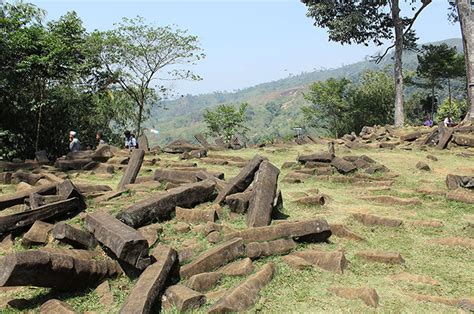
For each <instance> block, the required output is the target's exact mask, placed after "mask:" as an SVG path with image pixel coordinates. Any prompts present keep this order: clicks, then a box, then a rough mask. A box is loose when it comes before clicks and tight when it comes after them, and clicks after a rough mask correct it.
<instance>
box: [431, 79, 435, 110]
mask: <svg viewBox="0 0 474 314" xmlns="http://www.w3.org/2000/svg"><path fill="white" fill-rule="evenodd" d="M434 108H435V87H434V84H433V85H432V86H431V118H433V116H434Z"/></svg>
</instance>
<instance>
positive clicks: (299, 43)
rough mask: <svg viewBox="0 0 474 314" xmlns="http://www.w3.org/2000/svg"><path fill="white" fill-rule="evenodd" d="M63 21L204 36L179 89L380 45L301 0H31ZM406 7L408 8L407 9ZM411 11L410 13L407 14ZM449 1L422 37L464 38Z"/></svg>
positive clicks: (420, 23)
mask: <svg viewBox="0 0 474 314" xmlns="http://www.w3.org/2000/svg"><path fill="white" fill-rule="evenodd" d="M28 2H32V3H34V4H35V5H37V6H39V7H40V8H43V9H45V10H46V11H47V12H48V15H47V19H57V18H58V17H60V16H61V15H63V14H64V13H65V12H67V11H72V10H73V11H76V12H77V13H78V14H79V16H80V17H81V19H82V21H83V23H84V26H85V27H86V29H87V30H89V31H92V30H94V29H99V30H108V29H112V28H113V27H114V26H113V24H114V23H116V22H118V21H120V20H121V18H122V17H134V16H137V15H139V16H142V17H144V18H145V19H146V21H147V22H150V23H152V24H156V25H159V26H164V25H169V24H175V25H178V26H179V27H180V28H184V29H188V31H189V33H190V34H193V35H197V36H198V37H199V41H200V45H201V47H202V48H203V49H204V53H205V54H206V58H205V59H204V60H202V61H200V62H199V64H198V65H196V66H193V67H192V68H191V70H193V71H194V72H195V73H196V74H198V75H200V76H201V77H202V78H203V80H202V81H198V82H195V81H178V82H173V85H172V87H173V88H174V89H175V90H176V92H178V93H179V94H184V95H186V94H201V93H208V92H214V91H233V90H236V89H242V88H245V87H250V86H253V85H256V84H259V83H265V82H269V81H273V80H277V79H281V78H285V77H288V76H289V75H295V74H298V73H301V72H302V71H306V72H310V71H313V70H319V69H325V68H337V67H340V66H342V65H347V64H351V63H355V62H358V61H361V60H363V59H364V58H365V57H366V56H368V55H373V54H375V53H376V52H377V51H379V50H382V48H381V47H375V46H368V47H365V46H362V45H351V46H348V45H345V46H342V45H340V44H338V43H334V42H329V41H328V36H327V33H326V31H325V30H324V29H320V28H317V27H315V26H313V22H312V20H311V19H310V18H308V17H306V12H307V10H306V7H305V6H304V5H303V4H302V3H301V2H300V1H298V0H240V1H238V0H220V1H218V0H207V1H200V0H173V1H171V0H168V1H161V0H138V1H132V0H30V1H28ZM402 13H403V11H402ZM408 13H410V12H408ZM447 13H448V0H433V3H432V4H431V5H429V6H428V7H427V8H426V9H425V11H423V13H422V14H421V15H420V17H419V19H418V20H417V21H416V24H415V27H414V28H415V30H416V31H417V33H418V36H419V38H420V41H419V42H420V43H425V42H431V41H438V40H443V39H447V38H454V37H460V30H459V25H458V24H455V25H453V24H451V23H450V22H448V20H447Z"/></svg>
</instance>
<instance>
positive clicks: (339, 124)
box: [302, 71, 395, 137]
mask: <svg viewBox="0 0 474 314" xmlns="http://www.w3.org/2000/svg"><path fill="white" fill-rule="evenodd" d="M394 94H395V87H394V84H393V81H392V79H391V77H390V76H389V75H388V74H387V73H386V72H383V71H380V72H375V71H367V72H365V73H364V74H363V75H362V77H361V80H360V83H359V84H353V83H351V81H349V80H348V79H345V78H342V79H334V78H331V79H328V80H327V81H325V82H316V83H314V84H312V85H311V86H310V92H309V93H308V94H307V95H305V99H306V100H308V101H309V102H311V105H309V106H305V107H303V108H302V111H303V115H304V117H305V121H306V122H307V123H308V125H309V126H311V127H319V128H323V129H326V130H327V131H328V132H329V133H330V134H331V135H333V136H335V137H339V136H341V135H342V134H345V133H350V132H352V131H360V130H361V129H362V127H363V126H365V125H375V124H387V123H392V122H393V105H392V104H393V101H394Z"/></svg>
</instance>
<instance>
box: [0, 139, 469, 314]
mask: <svg viewBox="0 0 474 314" xmlns="http://www.w3.org/2000/svg"><path fill="white" fill-rule="evenodd" d="M325 149H326V147H324V146H321V145H305V146H281V147H268V148H261V149H245V150H240V151H228V152H219V155H223V154H225V155H229V156H240V157H243V158H246V159H250V158H252V157H253V156H254V155H255V154H261V155H263V156H265V157H267V158H268V159H269V160H270V161H271V162H272V163H274V164H275V165H276V166H278V167H281V165H282V164H283V163H284V162H285V161H294V160H295V159H296V157H297V156H298V155H299V154H308V153H312V152H316V151H322V150H325ZM336 154H337V155H338V156H345V155H362V154H366V155H368V156H369V157H371V158H373V159H375V160H376V161H377V162H379V163H382V164H384V165H385V166H387V167H388V168H389V169H390V170H391V172H392V173H396V174H398V177H397V178H395V182H394V184H393V185H392V186H391V189H390V190H388V191H373V192H371V191H367V189H366V187H364V185H362V184H349V183H336V182H331V181H322V180H316V179H312V180H307V181H305V182H304V183H301V184H289V183H285V182H280V183H279V188H280V189H281V190H282V193H283V199H284V212H285V213H286V214H289V215H290V218H289V219H306V218H314V217H325V218H326V219H327V220H328V222H329V223H336V222H337V223H343V224H344V225H345V226H346V227H348V228H349V229H350V230H352V231H353V232H355V233H357V234H359V235H362V236H364V237H365V239H366V241H363V242H355V241H352V240H348V239H344V238H338V237H335V236H333V237H331V238H330V240H331V241H330V243H328V244H305V245H299V246H298V248H297V249H298V250H303V249H311V248H318V249H322V250H326V251H334V250H338V249H343V250H344V251H345V255H346V258H347V260H348V261H349V265H348V267H347V268H346V270H345V272H344V274H342V275H341V274H334V273H331V272H327V271H324V270H322V269H320V268H316V267H315V268H313V269H310V270H300V271H297V270H293V269H291V268H290V267H289V266H287V265H286V264H285V263H283V262H282V260H281V257H279V256H272V257H268V258H263V259H261V260H257V261H255V262H254V264H255V266H256V270H255V271H258V269H259V268H260V267H261V266H262V265H264V264H265V263H267V262H270V261H271V262H274V263H275V264H276V266H277V274H276V276H275V277H274V279H273V280H272V281H271V282H270V284H268V285H267V286H266V287H265V288H264V289H262V291H261V292H260V298H259V299H258V301H257V303H256V304H255V306H254V307H253V308H251V309H250V310H249V312H256V311H259V312H260V311H262V312H271V313H283V312H307V313H309V312H311V313H315V312H329V311H330V312H335V313H339V312H344V313H360V312H364V313H372V312H383V313H413V312H416V313H452V312H456V311H457V309H456V308H455V307H452V306H447V305H443V304H435V303H430V302H419V301H415V300H414V299H412V298H411V297H409V296H408V294H409V293H420V294H427V295H436V296H444V297H449V298H465V297H468V298H471V299H472V298H473V297H474V293H473V291H474V285H473V283H474V262H473V261H474V252H473V250H472V249H467V248H464V247H448V246H442V245H436V244H434V243H432V241H431V240H432V239H435V238H442V237H469V238H473V237H474V231H473V228H472V227H468V226H467V221H472V220H474V206H472V205H468V204H463V203H458V202H453V201H447V200H446V199H445V198H444V197H443V196H436V195H422V194H420V193H417V192H416V191H415V189H416V188H419V187H425V188H430V189H442V190H445V189H446V187H445V183H444V180H445V177H446V174H448V173H455V174H463V175H474V167H473V166H472V165H473V164H474V163H473V160H472V158H470V159H468V158H465V157H459V156H456V155H455V152H453V151H435V150H431V149H429V150H428V151H423V150H419V149H417V148H414V149H413V150H412V151H405V150H398V149H394V150H380V149H378V150H375V149H361V150H354V151H349V150H347V149H344V148H339V149H337V150H336ZM428 154H433V155H436V157H438V159H439V160H438V161H436V162H434V161H431V160H428V159H427V158H426V155H428ZM210 155H211V156H212V152H211V153H210ZM159 157H160V158H161V159H162V161H161V162H172V161H176V162H177V161H178V159H177V156H173V155H160V156H159ZM418 161H425V162H427V163H428V164H429V165H430V167H431V168H432V171H430V172H422V171H420V170H417V169H416V167H415V165H416V163H417V162H418ZM193 162H197V164H198V167H205V168H207V169H208V170H209V171H220V172H224V173H225V176H226V179H227V180H228V179H229V178H232V177H233V176H235V175H236V174H237V173H238V172H239V171H240V169H239V168H236V167H229V166H217V165H208V164H204V163H201V162H199V160H197V161H194V160H193ZM146 168H147V169H154V168H156V167H150V166H147V167H146ZM147 169H144V170H142V171H141V172H140V175H150V172H149V170H147ZM289 171H291V170H290V169H283V170H282V172H281V174H280V181H281V179H283V178H284V176H285V175H286V174H287V173H288V172H289ZM120 177H121V173H116V174H115V175H114V176H113V178H110V179H104V178H101V177H97V176H95V175H90V174H80V175H79V176H78V177H77V178H76V179H74V180H75V181H78V182H91V183H97V184H108V185H110V186H111V187H115V186H116V185H117V184H118V182H119V180H120ZM2 188H3V192H4V193H7V192H11V190H12V189H11V187H9V186H3V187H2ZM312 188H318V189H319V190H320V192H321V193H324V194H326V195H327V196H328V197H329V202H328V203H327V204H326V205H325V206H324V207H320V206H302V205H299V204H297V203H296V202H295V199H296V198H297V196H298V194H300V195H301V192H304V191H306V190H309V189H312ZM152 192H156V191H151V190H150V192H149V193H152ZM149 193H144V192H130V193H126V194H124V195H122V196H120V197H119V198H116V199H113V200H111V201H109V202H107V203H105V204H102V205H101V206H97V205H95V204H93V202H89V208H88V209H87V212H93V211H96V210H99V209H100V210H104V209H105V210H107V211H109V212H111V213H117V212H118V211H120V209H121V208H123V207H126V206H128V205H130V204H133V203H134V202H135V201H137V200H139V199H142V198H144V197H146V195H147V194H149ZM370 195H391V196H396V197H403V198H412V197H416V198H419V199H420V200H421V201H422V204H421V205H419V206H413V205H411V206H394V205H381V204H377V203H375V202H371V201H366V200H362V199H360V198H361V197H362V196H370ZM224 212H225V213H226V214H225V215H224V217H229V215H228V208H226V207H224ZM354 212H367V213H373V214H377V215H380V216H388V217H394V218H400V219H403V220H404V224H403V225H402V226H401V227H399V228H390V227H381V226H370V227H367V226H364V225H362V224H360V223H359V222H357V221H356V220H354V219H353V218H352V216H351V214H352V213H354ZM421 219H423V220H427V219H438V220H441V221H442V222H443V224H444V227H442V228H432V227H420V226H416V225H413V224H411V222H412V221H414V220H421ZM71 222H73V223H79V224H80V223H81V221H80V219H79V218H77V217H76V218H73V219H71ZM225 223H226V224H228V225H229V226H230V227H232V228H235V229H242V228H245V218H244V217H243V216H242V217H239V218H237V219H235V220H232V221H231V220H227V219H226V220H225ZM162 224H163V233H162V234H161V236H160V241H161V242H162V243H166V244H169V245H172V246H173V247H175V248H178V249H179V248H181V247H182V244H183V242H184V241H186V240H191V239H195V241H196V243H198V244H200V245H201V251H204V250H205V249H207V248H210V247H212V245H211V244H209V243H208V242H207V240H206V239H205V238H204V237H203V236H202V235H201V234H196V233H193V232H188V233H184V234H178V233H176V232H175V231H174V228H173V226H174V224H175V222H174V221H169V222H163V223H162ZM17 240H19V239H17ZM18 242H19V241H16V243H17V244H15V250H22V249H23V248H22V247H21V246H20V245H19V244H18ZM369 249H373V250H383V251H390V252H399V253H400V254H401V255H402V257H403V258H404V259H405V264H403V265H386V264H380V263H372V262H367V261H366V260H364V259H362V258H360V257H357V256H356V253H357V252H358V251H362V250H369ZM0 254H2V253H0ZM400 272H409V273H413V274H419V275H425V276H429V277H432V278H434V279H436V280H438V281H439V282H440V285H439V286H430V285H426V284H420V283H411V282H403V281H398V282H395V281H392V280H390V279H388V276H390V275H394V274H397V273H400ZM243 279H244V277H224V278H223V279H222V281H221V283H220V285H219V286H218V287H216V288H215V290H216V291H217V290H221V289H224V288H227V289H228V288H232V287H234V286H235V285H237V284H238V283H239V282H241V281H242V280H243ZM109 283H110V285H111V289H112V291H113V293H114V297H115V304H114V306H113V307H111V308H105V307H104V306H102V305H101V304H100V302H99V300H98V296H97V295H96V294H95V292H94V291H93V290H90V291H88V292H86V293H84V294H81V295H72V296H71V295H67V294H66V295H62V294H60V295H58V296H57V297H58V298H60V299H62V300H64V301H65V302H67V303H68V304H70V305H71V306H73V307H74V308H75V309H76V310H78V311H96V312H100V313H103V312H107V313H117V312H118V311H119V309H120V307H121V305H122V303H123V302H124V301H125V299H126V297H127V295H128V294H129V292H130V290H131V289H132V287H133V284H134V281H131V280H129V279H128V278H126V277H120V278H117V279H113V280H109ZM332 286H344V287H361V286H370V287H373V288H375V289H376V290H377V292H378V294H379V297H380V303H379V307H378V308H377V309H372V308H369V307H367V306H366V305H365V304H364V303H363V302H362V301H361V300H346V299H342V298H339V297H337V296H335V295H334V294H333V293H331V292H329V291H328V288H329V287H332ZM48 293H50V291H49V290H48V289H38V288H29V287H22V288H19V289H16V290H14V291H6V292H1V290H0V304H1V303H2V302H1V301H2V298H3V299H8V298H10V299H11V298H12V297H15V298H24V299H27V300H35V299H41V298H39V297H38V296H41V295H47V294H48ZM40 304H41V303H38V304H32V305H31V306H30V307H28V308H27V309H28V310H31V311H33V312H38V308H39V305H40ZM211 305H212V302H208V303H206V305H205V306H204V307H202V308H201V309H199V310H198V312H206V311H207V310H208V309H209V308H210V306H211ZM4 312H5V313H14V312H18V310H16V309H14V308H11V307H7V308H5V309H4ZM165 312H170V313H174V312H176V309H173V308H172V309H169V310H166V311H165Z"/></svg>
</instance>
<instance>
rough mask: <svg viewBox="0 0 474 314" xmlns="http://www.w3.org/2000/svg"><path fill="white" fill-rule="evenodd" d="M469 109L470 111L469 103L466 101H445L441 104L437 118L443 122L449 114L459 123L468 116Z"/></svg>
mask: <svg viewBox="0 0 474 314" xmlns="http://www.w3.org/2000/svg"><path fill="white" fill-rule="evenodd" d="M467 109H468V107H467V101H466V100H465V99H463V100H457V99H454V100H452V101H449V99H445V100H444V101H443V102H442V103H441V106H439V109H438V113H437V117H438V120H440V121H441V120H442V119H444V118H445V117H447V116H448V115H449V114H451V116H452V118H453V120H454V121H457V122H459V121H461V120H462V119H463V118H464V116H465V115H466V112H467Z"/></svg>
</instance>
